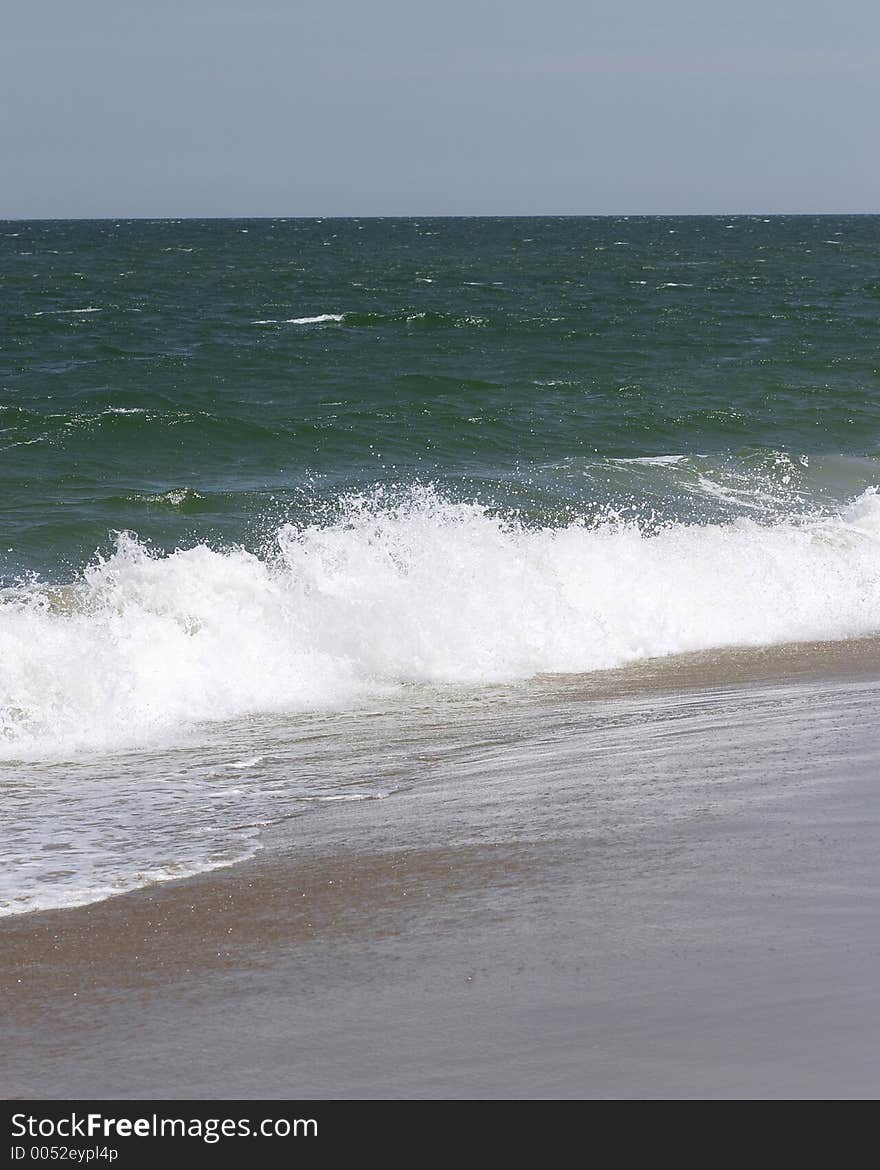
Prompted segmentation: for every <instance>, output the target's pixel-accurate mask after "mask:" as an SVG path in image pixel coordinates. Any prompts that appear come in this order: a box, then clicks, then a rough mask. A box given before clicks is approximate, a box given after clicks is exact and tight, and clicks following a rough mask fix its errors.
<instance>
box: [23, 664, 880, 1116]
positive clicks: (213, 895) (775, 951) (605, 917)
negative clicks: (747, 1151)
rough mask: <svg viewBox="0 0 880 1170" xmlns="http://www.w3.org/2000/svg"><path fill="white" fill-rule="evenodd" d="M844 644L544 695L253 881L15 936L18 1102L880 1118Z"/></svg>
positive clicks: (879, 927) (863, 678) (43, 919)
mask: <svg viewBox="0 0 880 1170" xmlns="http://www.w3.org/2000/svg"><path fill="white" fill-rule="evenodd" d="M846 646H847V648H848V650H849V651H850V652H849V653H847V652H845V651H840V650H839V649H838V650H833V651H830V652H827V651H826V650H825V649H823V648H821V647H820V648H818V649H816V648H814V649H813V651H810V650H804V649H803V648H801V650H800V651H799V652H798V653H796V654H794V655H793V656H792V655H791V654H790V652H789V650H788V649H787V648H781V649H780V650H779V651H778V652H772V653H771V652H751V651H743V652H737V653H741V655H742V658H741V665H742V669H741V670H740V672H739V673H738V674H737V672H736V670H733V671H732V670H731V667H730V661H729V660H728V661H727V662H726V668H723V669H722V667H717V656H715V658H716V667H712V666H711V664H710V662H711V660H710V658H707V657H706V656H690V657H691V658H692V659H694V660H695V661H692V662H691V664H690V669H687V668H686V665H682V662H680V661H679V662H677V663H672V664H671V663H669V662H666V663H665V664H664V665H661V666H657V665H656V664H654V665H653V666H652V665H648V667H647V668H643V669H642V670H641V673H640V676H639V677H640V678H641V682H640V683H639V684H638V685H636V683H635V682H634V680H635V678H636V675H637V674H638V672H636V673H635V674H634V673H633V672H632V671H631V672H630V674H629V676H628V678H627V677H624V678H623V681H622V682H621V675H623V676H626V675H627V672H614V674H615V675H616V676H617V678H616V679H615V678H612V677H608V676H606V678H605V679H604V682H603V684H602V686H601V687H598V689H597V684H596V681H595V677H594V679H593V680H592V681H585V680H583V679H580V680H574V679H571V680H554V682H553V683H552V684H551V683H550V682H549V681H548V680H538V682H537V683H535V684H534V685H533V687H532V688H531V691H530V696H529V700H528V702H526V701H525V699H523V701H522V703H521V705H520V706H516V705H514V706H513V707H507V708H504V709H503V711H499V712H498V713H497V715H496V714H493V715H491V716H490V717H489V718H488V722H486V723H485V724H484V728H485V727H486V726H491V728H492V729H493V730H492V734H491V735H486V736H484V738H483V739H482V740H481V741H480V742H479V743H477V742H476V740H475V739H474V738H473V737H472V741H471V743H470V744H469V743H468V742H467V736H466V735H465V734H464V733H463V738H462V742H461V743H460V744H459V746H458V749H457V750H456V751H454V752H450V754H449V759H448V761H447V762H446V764H445V765H444V767H443V768H442V769H439V770H436V769H435V770H434V772H432V774H431V775H430V776H426V777H425V779H424V782H423V783H413V784H412V785H410V786H409V787H408V788H405V789H403V790H401V791H400V792H398V793H397V794H395V795H394V796H393V797H390V798H389V799H387V800H382V801H363V802H358V803H352V804H339V805H327V806H324V807H322V808H321V809H320V811H318V812H316V813H315V814H314V815H311V816H308V817H302V818H297V819H294V820H292V821H289V822H286V823H284V824H280V825H277V826H275V827H274V828H273V829H271V830H269V831H268V832H267V834H266V840H265V848H264V850H263V851H262V852H261V853H260V854H258V856H257V857H256V858H254V859H253V860H251V861H249V862H246V863H243V864H241V865H238V866H234V867H231V868H229V869H226V870H218V871H215V872H213V873H210V874H206V875H203V876H201V877H197V878H193V879H188V880H185V881H180V882H173V883H168V884H165V885H162V886H154V887H152V888H150V889H146V890H142V891H139V892H136V893H132V894H127V895H124V896H120V897H117V898H113V899H110V900H108V901H105V902H102V903H97V904H95V905H92V906H87V907H82V908H79V909H74V910H65V911H51V912H43V913H37V914H28V915H21V916H18V917H13V918H7V919H5V920H3V921H2V922H0V981H2V989H3V1025H2V1032H3V1037H2V1038H3V1047H4V1051H5V1052H6V1053H7V1054H10V1053H13V1054H14V1059H12V1060H8V1061H7V1065H6V1068H5V1071H4V1072H3V1074H2V1089H3V1091H4V1094H5V1095H7V1096H29V1095H30V1096H36V1097H84V1096H98V1097H122V1098H125V1097H146V1098H150V1097H154V1098H155V1097H172V1098H175V1097H181V1098H184V1097H233V1098H248V1097H252V1098H262V1097H275V1098H294V1099H296V1098H309V1097H316V1098H345V1097H361V1098H371V1097H372V1098H406V1097H434V1098H460V1097H469V1098H492V1097H567V1098H603V1097H872V1096H875V1095H876V1094H877V1092H878V1091H880V1023H878V1021H880V900H878V886H880V851H878V848H877V846H878V837H880V832H878V831H880V784H878V763H880V737H878V733H877V731H876V709H877V703H878V700H880V684H878V681H877V680H878V677H880V669H878V657H877V653H876V644H875V643H874V642H871V643H867V642H866V643H865V644H864V645H861V644H858V643H856V644H849V643H848V644H846ZM811 654H812V658H811ZM795 659H796V661H795ZM697 660H698V661H697ZM756 662H758V663H759V664H763V665H762V666H760V668H756V666H755V663H756ZM811 662H812V665H811V664H810V663H811ZM748 663H751V665H750V666H749V665H747V664H748ZM764 667H766V668H767V669H763V668H764ZM756 669H757V670H758V673H757V676H756ZM713 670H715V671H716V674H714V675H713ZM717 670H722V673H723V678H719V677H717ZM652 671H654V672H655V675H654V676H653V678H654V681H651V679H652ZM657 671H659V673H660V675H662V676H663V677H662V679H661V681H660V683H659V684H658V683H657V676H656V672H657ZM664 672H665V673H664ZM676 672H677V680H676V678H675V677H674V676H675V675H676ZM596 677H597V676H596ZM330 763H331V766H332V761H331V762H330Z"/></svg>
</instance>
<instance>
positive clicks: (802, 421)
mask: <svg viewBox="0 0 880 1170" xmlns="http://www.w3.org/2000/svg"><path fill="white" fill-rule="evenodd" d="M0 256H2V264H0V322H2V323H0V492H2V496H0V788H2V804H3V808H2V812H3V818H4V830H3V832H4V838H5V840H4V849H3V852H4V867H3V873H2V886H0V908H2V911H3V913H5V914H6V915H21V914H23V913H27V912H31V911H36V910H46V909H58V908H65V907H73V906H82V905H85V904H89V903H95V902H99V901H101V900H102V899H106V898H108V897H109V896H111V895H116V894H120V893H124V892H126V891H133V890H137V889H141V888H152V887H153V886H154V885H155V883H160V882H166V881H171V880H174V879H182V878H186V877H187V876H188V875H195V874H200V873H207V872H208V871H212V870H216V869H218V868H222V867H228V866H230V865H234V863H236V862H242V861H244V860H246V859H248V858H254V857H255V855H257V854H258V853H259V852H260V851H262V850H264V849H265V848H266V847H267V843H269V842H270V841H271V839H272V833H273V831H276V830H278V828H279V826H286V827H285V832H286V833H287V838H286V839H288V840H289V842H290V847H291V849H293V850H294V851H295V850H296V849H297V848H299V847H302V848H305V847H306V843H307V842H308V840H309V839H310V838H311V837H312V836H313V835H314V833H316V832H318V831H319V830H318V828H317V826H318V825H319V823H320V818H322V817H329V816H330V815H331V810H333V809H335V808H336V806H338V805H340V804H344V805H349V804H350V805H351V806H352V810H354V808H355V806H360V805H361V804H362V803H363V802H364V801H373V802H382V803H381V808H382V809H383V812H382V818H383V824H384V825H385V827H386V829H387V831H388V832H390V833H392V835H393V833H394V825H395V818H396V817H397V816H398V815H400V816H403V813H400V814H398V813H397V811H396V810H397V809H398V808H400V807H404V808H405V807H409V806H408V805H407V801H411V800H413V799H420V798H424V799H425V807H426V808H427V809H430V807H431V800H432V799H435V798H436V793H437V792H438V791H439V792H440V793H444V792H447V793H451V792H452V791H453V789H452V788H449V787H448V785H449V784H450V783H451V781H450V779H449V777H450V776H453V775H454V776H458V777H459V779H460V777H461V775H463V774H464V773H465V772H466V773H467V774H468V775H469V776H470V782H469V784H468V785H467V786H466V791H467V793H468V794H469V796H468V799H469V800H471V801H472V802H473V805H472V807H471V813H470V818H469V821H468V823H469V824H470V830H469V831H470V832H471V834H472V836H473V838H474V840H477V839H483V838H484V837H485V836H486V834H487V833H488V834H490V835H491V833H492V832H494V831H496V830H497V831H500V829H498V826H501V825H503V824H505V823H506V821H505V818H509V817H510V816H511V815H513V811H514V810H519V812H520V813H521V812H522V802H523V801H524V800H526V797H525V796H524V795H523V793H522V791H521V789H522V785H523V780H522V777H523V776H524V775H532V776H533V777H537V778H538V779H537V780H536V784H537V789H536V791H535V793H533V797H534V799H536V800H537V799H538V795H537V792H538V791H543V786H544V784H545V783H546V785H548V786H549V787H548V792H547V793H545V794H544V795H545V798H546V800H548V801H549V802H550V805H551V806H552V803H553V800H554V797H553V792H552V784H551V783H550V781H549V780H548V779H547V775H555V774H556V773H557V772H559V769H560V768H561V769H562V773H564V774H565V776H567V777H568V780H566V781H565V783H566V784H572V783H575V782H576V776H577V769H578V767H579V766H581V765H579V764H578V763H577V761H581V762H582V761H583V760H585V759H589V758H590V757H591V753H592V752H593V751H594V750H596V751H599V747H598V746H596V745H600V746H601V744H602V743H604V742H605V739H603V736H604V737H606V738H607V734H609V732H608V728H609V727H610V726H615V727H616V726H618V725H619V723H620V720H629V721H630V723H632V725H633V728H632V735H633V736H636V737H637V736H638V734H639V732H638V727H639V726H641V725H642V724H644V723H645V722H646V721H648V722H650V720H651V719H653V718H655V717H656V718H659V717H660V714H661V713H662V712H663V711H665V710H667V707H668V703H669V700H668V697H664V696H667V692H668V691H669V690H670V687H672V689H674V685H677V684H676V683H675V680H676V679H677V678H678V677H679V676H678V675H676V673H675V671H676V669H679V672H680V670H682V669H685V667H687V669H688V670H690V669H691V667H693V670H696V671H697V674H699V670H703V671H704V672H705V670H707V669H709V670H710V673H711V674H712V678H713V680H714V682H713V685H716V686H717V685H722V686H723V685H724V684H726V683H730V685H732V683H731V682H730V680H732V679H734V678H738V679H739V683H738V685H739V686H740V687H741V688H744V689H743V692H742V694H741V695H740V697H741V700H742V703H743V704H744V706H743V710H745V711H749V710H751V709H752V707H753V706H754V705H756V704H757V705H758V706H760V702H759V699H760V696H761V695H762V694H764V692H763V691H762V690H761V685H762V684H761V685H759V682H758V681H753V682H752V683H748V679H749V678H753V677H754V678H755V679H757V678H758V676H759V675H760V674H761V670H762V668H761V667H760V662H761V661H764V660H765V659H766V651H767V648H768V647H788V648H789V649H788V650H786V651H785V653H786V654H788V655H789V660H787V661H796V660H797V652H796V650H791V649H790V648H791V647H792V646H794V647H795V648H796V647H797V646H799V645H803V646H804V647H805V649H804V653H805V654H806V653H807V652H808V650H807V649H806V648H809V653H811V654H813V655H814V657H815V655H816V654H817V651H816V646H817V645H819V646H825V645H826V644H828V643H835V642H836V643H841V644H842V646H843V649H842V651H841V652H840V653H842V654H843V656H844V657H846V654H847V651H846V645H847V644H849V640H858V641H857V642H855V641H854V642H853V643H852V644H853V646H856V645H858V646H861V647H864V646H865V645H866V644H867V645H872V642H871V639H873V637H874V636H875V635H876V634H877V632H878V628H880V496H878V495H877V485H878V484H880V393H878V385H880V383H878V333H877V322H878V313H880V217H877V216H840V217H836V216H774V217H764V216H739V217H729V216H712V217H617V218H615V217H604V218H579V217H571V218H569V217H561V218H560V217H554V218H530V219H515V218H498V219H361V220H358V219H326V220H321V219H278V220H271V219H261V220H203V221H202V220H157V221H143V220H137V221H119V222H116V221H109V220H108V221H94V222H91V221H75V222H73V221H72V222H63V221H51V222H5V223H2V224H0ZM840 653H839V654H838V658H839V657H840ZM743 654H751V655H752V658H751V659H749V661H751V662H752V663H753V667H754V669H752V668H749V669H750V670H752V673H751V674H750V673H749V670H746V676H747V681H746V682H745V683H744V682H743V681H742V655H743ZM706 655H710V658H711V664H710V667H707V666H706V662H707V661H709V659H707V658H706ZM762 655H763V656H764V658H762ZM682 663H684V664H685V667H682V666H681V664H682ZM695 663H696V664H697V666H695V665H694V664H695ZM676 664H679V666H678V667H676ZM688 664H690V666H688ZM699 664H702V665H701V666H700V665H699ZM754 664H758V665H754ZM698 666H699V670H698V669H697V667H698ZM817 669H818V668H817ZM634 671H635V673H633V672H634ZM640 671H641V673H639V672H640ZM664 671H665V672H666V673H664ZM620 672H623V673H622V674H621V673H620ZM658 672H659V675H658ZM737 672H739V673H737ZM755 672H757V673H755ZM820 673H821V670H820ZM658 678H659V681H658ZM620 679H624V682H620ZM664 679H665V680H666V681H665V682H664V681H663V680H664ZM615 680H618V681H617V682H615ZM627 680H628V681H627ZM633 680H635V681H633ZM646 680H647V681H646ZM670 680H672V682H670ZM689 685H691V686H693V685H695V684H693V683H691V684H689ZM633 688H635V690H634V689H633ZM575 695H576V696H579V698H578V699H577V701H575V699H574V698H573V697H572V696H575ZM621 696H622V697H621ZM621 704H623V706H621ZM627 704H629V706H627ZM743 719H744V722H743V727H744V732H743V733H744V734H748V733H749V728H754V727H757V726H759V725H760V720H759V719H757V716H756V717H755V719H756V720H757V722H754V721H751V720H750V719H746V718H745V716H743ZM615 721H617V722H615ZM627 726H629V724H627ZM591 736H592V737H593V738H592V739H591ZM648 738H650V737H648ZM574 740H576V742H577V744H578V749H577V752H576V753H574V755H573V757H572V758H571V759H570V760H569V761H568V763H567V764H566V765H565V766H564V767H563V766H562V764H561V763H560V760H563V761H564V760H565V759H566V756H565V749H566V744H568V743H569V742H573V741H574ZM646 742H647V741H646ZM493 745H494V747H493ZM554 745H556V746H555V747H554ZM502 747H503V751H502ZM490 748H492V750H495V751H496V756H495V757H493V760H494V763H491V764H489V763H487V762H486V752H487V751H490ZM557 749H558V750H557ZM497 752H501V755H500V756H498V755H497ZM490 754H491V753H490ZM529 769H531V771H530V770H529ZM548 770H549V771H548ZM508 773H516V774H517V775H518V776H519V777H520V778H519V780H518V781H516V782H515V781H514V780H513V779H510V778H507V779H505V777H506V776H508ZM560 774H561V773H560ZM542 777H543V779H542ZM608 783H609V784H612V783H614V784H616V785H617V786H618V788H617V791H618V795H619V796H620V799H623V796H622V795H620V794H624V793H626V792H629V793H630V796H632V792H633V791H634V790H633V789H632V785H633V784H634V783H635V781H634V779H633V775H632V774H627V775H625V776H623V775H622V776H620V777H618V778H617V779H616V780H615V779H613V778H612V779H609V780H608ZM527 787H528V785H527ZM455 791H458V789H455ZM516 792H519V793H520V796H519V798H518V799H517V798H515V793H516ZM431 793H433V794H434V796H432V797H431V799H428V797H429V794H431ZM703 798H705V799H707V800H711V799H713V798H712V797H710V796H707V795H706V794H704V796H703ZM703 798H701V799H703ZM449 799H450V800H451V799H453V797H452V796H451V795H450V797H449ZM456 799H458V798H456ZM627 799H629V797H627ZM676 799H681V793H679V794H678V795H677V797H676ZM718 799H721V796H720V794H719V795H718ZM527 803H528V802H527ZM377 807H378V806H377ZM333 815H336V813H333ZM351 815H352V816H354V815H355V813H354V811H352V813H351ZM542 815H546V813H544V814H542ZM597 815H598V814H597ZM620 815H621V816H622V815H624V814H623V813H622V812H621V813H620ZM633 815H635V814H633ZM371 816H372V817H373V820H375V816H376V814H375V813H372V814H371ZM326 823H327V824H329V823H330V822H329V821H327V822H326ZM357 823H358V822H357V821H356V820H354V821H352V822H351V824H352V832H353V833H354V834H355V837H356V836H357ZM371 823H372V822H371ZM493 826H494V828H493ZM521 828H522V826H520V829H521ZM364 831H365V833H366V829H365V830H364ZM365 839H366V838H365Z"/></svg>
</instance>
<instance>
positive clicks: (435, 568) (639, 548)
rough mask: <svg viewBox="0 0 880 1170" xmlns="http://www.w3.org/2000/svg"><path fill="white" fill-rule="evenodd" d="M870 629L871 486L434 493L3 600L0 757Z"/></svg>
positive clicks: (879, 607) (876, 595)
mask: <svg viewBox="0 0 880 1170" xmlns="http://www.w3.org/2000/svg"><path fill="white" fill-rule="evenodd" d="M878 629H880V496H878V495H877V494H876V493H875V491H874V490H873V489H871V490H869V491H867V492H865V493H864V494H862V495H861V496H860V497H858V498H857V499H856V500H855V501H854V502H852V503H851V504H850V505H849V506H847V507H846V508H844V509H843V510H842V511H841V512H840V513H839V514H838V515H836V516H818V515H817V516H814V517H812V518H809V517H807V518H804V517H800V518H797V519H791V520H785V521H781V522H777V523H774V524H766V523H759V522H757V521H755V520H751V519H739V520H736V521H734V522H733V523H730V524H723V525H672V526H669V527H666V528H663V529H661V530H660V531H659V532H658V531H656V530H654V531H652V532H649V531H647V530H646V531H642V530H641V529H640V528H639V527H638V525H636V524H633V523H619V522H613V521H609V522H607V523H604V524H601V525H598V526H596V525H592V526H591V525H587V524H571V525H569V526H568V527H562V528H538V529H535V528H529V527H525V526H522V525H519V524H517V523H513V522H511V521H505V520H503V519H500V518H498V517H497V516H495V515H493V514H491V513H490V512H489V511H487V510H486V509H484V508H482V507H480V506H477V505H473V504H453V503H450V502H448V501H444V500H443V499H441V498H439V497H438V496H437V495H436V494H434V493H432V492H431V491H429V490H424V491H421V492H414V493H411V494H410V495H409V496H408V498H407V499H406V500H405V501H404V502H402V503H397V504H395V505H391V504H388V503H383V502H381V501H377V500H376V499H355V500H351V501H349V502H348V504H347V505H346V506H345V507H344V508H343V509H342V511H341V512H340V515H339V516H338V518H337V519H336V520H335V521H334V522H330V523H324V524H314V525H313V526H311V527H306V528H295V527H292V526H287V527H284V528H282V529H281V530H280V531H279V532H278V534H277V540H276V548H275V550H274V551H273V552H272V553H271V554H267V555H265V556H257V555H255V554H253V553H250V552H247V551H244V550H242V549H227V550H213V549H211V548H208V547H206V546H204V545H201V546H198V547H195V548H191V549H187V550H185V551H178V552H175V553H174V554H172V555H169V556H158V555H153V554H151V553H150V552H149V551H148V550H147V549H146V548H145V547H144V546H143V545H141V544H140V543H139V542H138V541H137V540H136V539H135V538H134V537H132V536H130V535H124V536H121V537H120V538H119V541H118V545H117V549H116V551H115V553H114V554H113V555H112V556H111V557H110V558H109V559H107V560H106V561H103V562H101V563H98V564H96V565H94V566H92V567H91V568H89V569H88V570H86V572H85V573H84V574H83V575H82V578H81V579H80V580H79V581H78V582H77V583H75V584H74V585H71V586H68V587H66V588H64V589H55V590H51V589H49V588H47V587H39V586H33V585H31V586H22V587H20V588H16V589H14V590H9V591H7V592H6V594H5V595H4V596H3V599H2V604H0V757H5V758H7V759H14V758H35V757H36V758H40V757H43V756H52V755H57V754H58V753H65V752H69V751H71V750H75V749H99V750H100V749H113V748H118V747H120V746H134V747H137V746H146V745H150V744H153V743H156V742H162V741H164V740H167V739H168V738H169V737H174V736H175V735H177V734H179V733H180V731H181V729H182V728H184V727H185V726H186V725H189V724H192V723H197V722H202V721H213V720H225V719H234V718H237V717H241V716H245V715H248V714H253V713H272V712H282V711H304V710H312V709H318V708H330V709H343V708H346V707H352V706H355V705H357V704H359V703H362V702H364V701H368V700H369V699H370V697H373V698H374V699H375V698H376V697H378V696H380V695H383V694H387V693H389V692H393V691H394V690H395V689H396V688H399V687H401V686H403V685H406V684H419V683H428V684H445V683H452V684H480V683H489V682H498V681H503V680H508V679H516V678H524V677H528V676H531V675H533V674H535V673H538V672H552V671H564V672H568V671H587V670H594V669H601V668H605V667H611V666H615V665H617V664H621V663H624V662H627V661H632V660H635V659H639V658H643V657H648V656H654V655H663V654H672V653H676V652H683V651H691V650H700V649H707V648H710V647H721V646H732V645H738V646H748V645H751V646H754V645H764V644H771V643H780V642H786V641H804V640H814V639H841V638H847V637H853V636H859V635H867V634H872V633H874V632H876V631H877V630H878Z"/></svg>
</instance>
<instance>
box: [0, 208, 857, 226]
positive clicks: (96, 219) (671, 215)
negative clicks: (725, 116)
mask: <svg viewBox="0 0 880 1170" xmlns="http://www.w3.org/2000/svg"><path fill="white" fill-rule="evenodd" d="M878 215H880V211H598V212H591V211H545V212H527V213H517V212H481V213H476V214H471V213H467V212H441V213H425V212H423V213H419V212H406V213H405V214H384V213H383V214H379V213H370V214H367V215H356V214H348V215H342V214H338V213H334V214H329V215H328V214H323V215H318V214H313V215H265V214H260V215H241V214H236V215H33V216H30V215H28V216H26V215H12V216H3V215H0V223H106V222H110V221H113V220H124V221H127V222H155V221H160V222H168V221H173V220H250V221H253V220H276V221H277V220H284V221H288V220H303V219H317V220H346V219H351V220H361V219H375V220H384V219H758V218H763V219H784V218H787V219H793V218H797V217H810V218H820V217H829V218H848V217H855V216H878Z"/></svg>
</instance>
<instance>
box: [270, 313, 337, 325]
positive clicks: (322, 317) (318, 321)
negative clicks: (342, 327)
mask: <svg viewBox="0 0 880 1170" xmlns="http://www.w3.org/2000/svg"><path fill="white" fill-rule="evenodd" d="M344 320H345V314H344V313H320V314H319V315H318V316H317V317H266V318H263V319H261V320H259V321H252V322H251V324H252V325H324V324H326V323H327V322H328V321H335V322H337V323H338V322H339V321H344Z"/></svg>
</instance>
